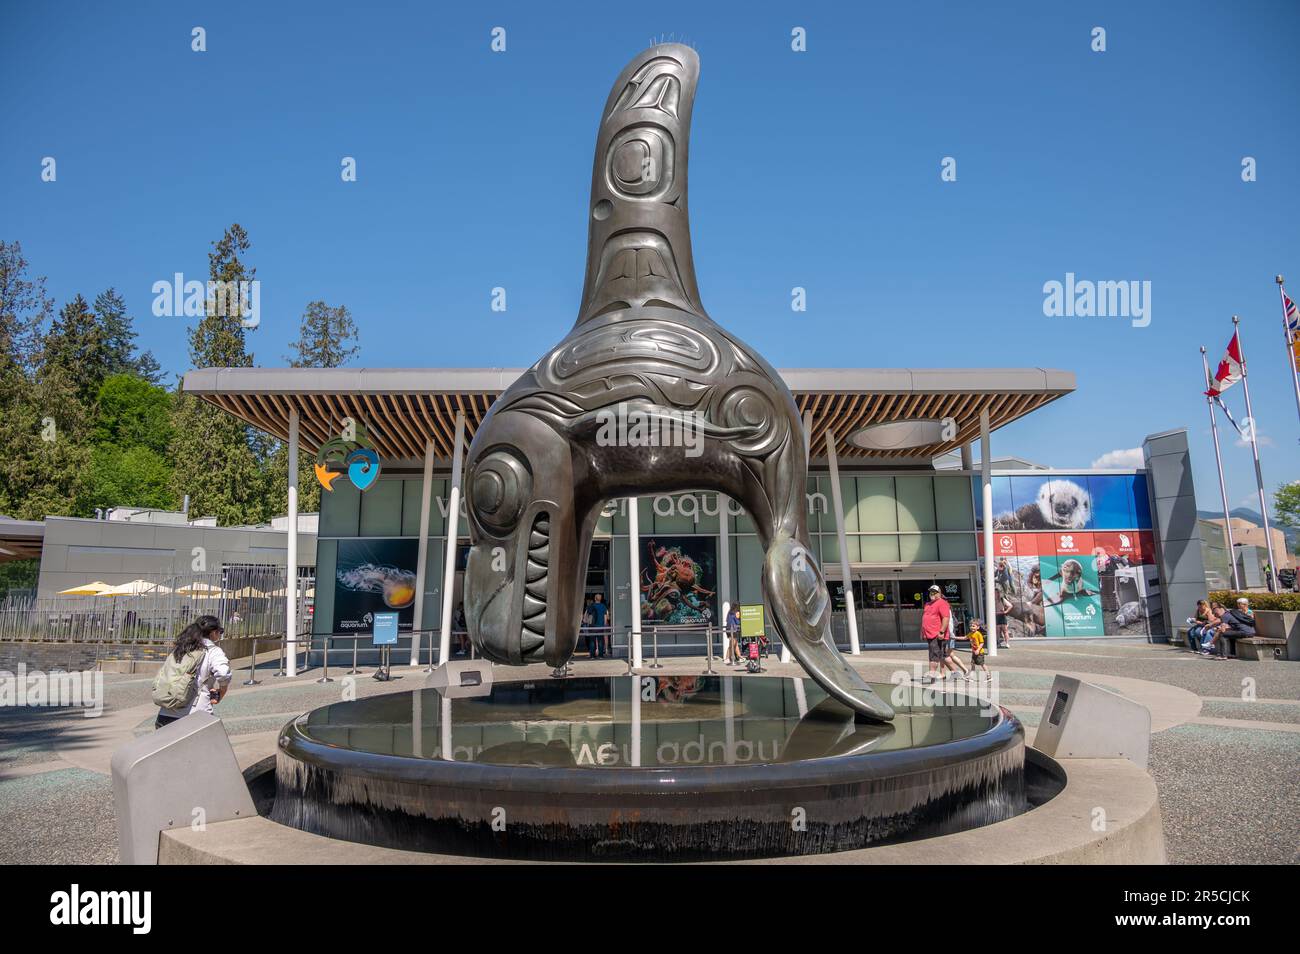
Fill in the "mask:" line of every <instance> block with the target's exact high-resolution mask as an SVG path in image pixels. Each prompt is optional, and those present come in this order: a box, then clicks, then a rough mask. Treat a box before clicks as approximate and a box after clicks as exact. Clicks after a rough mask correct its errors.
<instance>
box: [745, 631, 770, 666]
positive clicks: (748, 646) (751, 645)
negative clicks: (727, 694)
mask: <svg viewBox="0 0 1300 954" xmlns="http://www.w3.org/2000/svg"><path fill="white" fill-rule="evenodd" d="M740 651H741V652H742V653H743V654H744V656H745V671H746V672H762V671H763V660H764V659H765V658H766V657H767V637H766V636H748V637H742V638H741V641H740Z"/></svg>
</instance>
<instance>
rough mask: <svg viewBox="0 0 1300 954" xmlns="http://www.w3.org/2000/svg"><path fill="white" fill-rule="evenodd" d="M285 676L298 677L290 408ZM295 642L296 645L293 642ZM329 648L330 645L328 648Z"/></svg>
mask: <svg viewBox="0 0 1300 954" xmlns="http://www.w3.org/2000/svg"><path fill="white" fill-rule="evenodd" d="M284 591H285V604H284V638H285V641H286V642H287V643H288V647H289V648H288V649H287V650H285V653H284V658H285V663H284V672H285V675H286V676H296V675H298V408H296V407H290V408H289V537H288V545H287V548H286V553H285V588H284ZM290 640H292V642H290ZM326 645H328V642H327V644H326Z"/></svg>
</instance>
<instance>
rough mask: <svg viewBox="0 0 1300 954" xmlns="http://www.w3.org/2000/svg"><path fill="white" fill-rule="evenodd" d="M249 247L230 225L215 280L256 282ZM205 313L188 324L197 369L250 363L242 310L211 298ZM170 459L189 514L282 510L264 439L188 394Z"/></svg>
mask: <svg viewBox="0 0 1300 954" xmlns="http://www.w3.org/2000/svg"><path fill="white" fill-rule="evenodd" d="M250 247H251V243H250V242H249V240H248V234H247V233H246V232H245V231H244V229H243V228H242V227H241V226H240V225H238V224H234V225H231V226H230V227H229V228H228V229H226V231H225V234H223V235H222V237H221V239H220V240H219V241H217V242H214V243H213V246H212V252H211V253H209V255H208V277H209V279H210V280H212V281H215V282H233V283H234V285H233V286H226V287H234V288H237V287H238V283H239V282H240V281H252V280H253V275H254V270H253V269H252V268H250V267H248V266H247V265H246V264H245V261H244V255H245V254H246V253H247V252H248V250H249V248H250ZM205 311H206V313H205V314H204V315H203V317H202V318H200V319H199V323H198V324H197V325H196V326H195V327H194V328H191V329H190V363H191V364H192V366H193V367H195V368H246V367H250V366H252V363H253V359H252V356H251V355H250V354H248V352H247V351H246V350H245V345H246V338H245V328H244V326H243V324H242V322H241V318H242V317H243V316H242V315H241V313H240V310H239V309H238V308H237V307H236V308H230V307H220V303H219V302H218V301H217V300H215V299H209V301H208V304H207V308H206V309H205ZM172 421H173V433H174V436H173V438H172V442H171V446H170V451H169V456H170V457H171V460H172V464H173V467H174V470H173V473H172V490H173V492H174V493H175V494H176V496H177V497H180V496H182V495H184V494H189V495H190V512H191V513H192V514H194V515H197V516H215V517H217V518H218V520H219V521H220V522H221V523H222V524H227V525H229V524H242V523H259V522H263V521H265V520H266V519H268V518H269V517H270V516H272V515H274V513H276V512H278V509H280V508H278V507H277V506H276V503H275V501H273V500H271V499H270V494H269V493H268V481H267V476H266V469H265V467H264V461H265V458H266V456H267V453H266V451H267V441H266V439H265V438H264V437H263V436H262V435H260V434H257V433H256V432H254V431H253V429H252V428H250V427H249V426H248V425H246V424H244V423H243V422H242V421H240V420H238V419H237V418H235V417H232V416H231V415H229V414H226V413H225V412H224V411H221V410H219V409H218V408H215V407H213V406H212V405H210V404H206V403H205V402H203V401H200V400H199V399H198V398H195V397H193V396H191V395H188V394H184V393H180V392H178V393H177V394H176V396H175V404H174V409H173V414H172Z"/></svg>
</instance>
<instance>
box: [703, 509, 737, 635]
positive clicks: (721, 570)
mask: <svg viewBox="0 0 1300 954" xmlns="http://www.w3.org/2000/svg"><path fill="white" fill-rule="evenodd" d="M730 500H731V498H730V497H728V496H727V495H726V494H718V576H719V578H720V579H719V584H720V585H719V586H718V599H719V600H720V601H721V603H722V651H723V653H724V654H725V653H726V651H727V613H728V612H729V611H730V609H731V529H730V527H729V526H728V524H730V523H731V515H730V514H729V513H727V509H728V508H727V504H728V502H729V501H730ZM705 638H706V639H707V638H710V637H707V636H706V637H705ZM705 655H708V654H707V653H706V654H705Z"/></svg>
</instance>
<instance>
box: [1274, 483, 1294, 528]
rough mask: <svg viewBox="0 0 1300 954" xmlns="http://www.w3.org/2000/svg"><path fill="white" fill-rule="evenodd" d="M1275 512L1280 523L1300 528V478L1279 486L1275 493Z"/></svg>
mask: <svg viewBox="0 0 1300 954" xmlns="http://www.w3.org/2000/svg"><path fill="white" fill-rule="evenodd" d="M1273 514H1274V516H1275V517H1277V519H1278V521H1279V522H1280V523H1283V524H1286V526H1288V527H1296V528H1300V480H1293V481H1291V483H1289V484H1282V485H1281V486H1280V487H1278V488H1277V492H1276V493H1274V494H1273Z"/></svg>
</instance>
